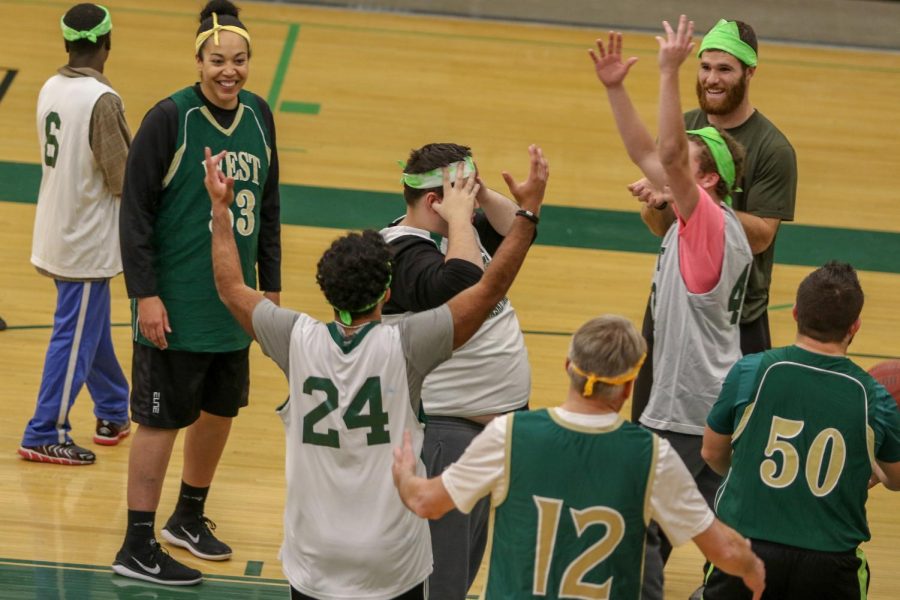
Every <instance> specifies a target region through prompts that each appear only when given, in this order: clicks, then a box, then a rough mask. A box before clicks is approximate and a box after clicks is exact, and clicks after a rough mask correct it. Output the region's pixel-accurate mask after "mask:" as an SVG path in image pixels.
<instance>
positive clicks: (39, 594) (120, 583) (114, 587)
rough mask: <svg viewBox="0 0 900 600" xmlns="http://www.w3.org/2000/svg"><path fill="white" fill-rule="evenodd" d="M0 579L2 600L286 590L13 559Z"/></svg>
mask: <svg viewBox="0 0 900 600" xmlns="http://www.w3.org/2000/svg"><path fill="white" fill-rule="evenodd" d="M250 562H253V561H250ZM260 564H262V563H260ZM248 565H249V563H248ZM0 581H2V587H3V592H2V596H3V598H4V600H26V599H27V600H33V599H34V598H51V597H52V598H62V597H63V596H65V597H66V598H119V599H124V598H129V599H135V600H136V599H138V598H147V599H153V600H187V599H191V600H248V599H252V600H282V599H283V598H285V597H286V595H287V589H288V582H287V581H286V580H284V579H260V578H259V577H233V576H225V575H210V574H205V575H204V576H203V583H201V584H200V585H196V586H185V587H172V586H162V585H155V584H152V583H146V582H143V581H138V580H135V579H129V578H126V577H121V576H119V575H115V574H113V572H112V569H111V568H110V567H104V566H98V565H81V564H72V563H55V562H47V561H38V560H19V559H13V558H0ZM467 598H477V596H474V595H469V596H467Z"/></svg>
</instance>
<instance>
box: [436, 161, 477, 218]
mask: <svg viewBox="0 0 900 600" xmlns="http://www.w3.org/2000/svg"><path fill="white" fill-rule="evenodd" d="M464 168H465V165H464V164H463V163H462V162H461V161H460V163H459V164H458V165H457V167H456V181H455V182H454V183H450V169H448V168H447V167H444V168H443V169H442V171H443V173H444V198H443V199H442V200H441V201H440V202H435V203H434V204H432V205H431V207H432V208H433V209H434V212H436V213H437V214H438V215H439V216H440V217H441V218H442V219H444V220H445V221H447V223H451V222H456V220H458V219H465V220H466V221H467V222H468V221H470V220H471V219H472V212H473V211H474V210H475V196H476V195H477V194H478V190H479V189H481V186H480V185H479V184H478V181H477V179H478V178H477V175H476V174H474V173H473V174H472V175H469V176H468V177H463V169H464Z"/></svg>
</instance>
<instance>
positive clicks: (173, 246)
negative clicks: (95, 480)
mask: <svg viewBox="0 0 900 600" xmlns="http://www.w3.org/2000/svg"><path fill="white" fill-rule="evenodd" d="M171 99H172V100H173V101H174V102H175V105H176V106H177V107H178V137H177V140H178V147H177V149H176V152H175V156H174V157H173V159H172V163H171V165H170V167H169V171H168V173H167V174H166V177H165V179H164V180H163V191H162V194H161V197H160V202H159V210H158V213H157V217H156V222H155V225H154V235H153V245H154V251H155V261H156V262H155V265H154V267H155V271H156V273H157V277H158V286H159V296H160V298H161V299H162V301H163V303H164V305H165V307H166V310H167V312H168V313H169V321H170V324H171V326H172V332H171V333H168V334H166V338H167V341H168V343H169V348H171V349H173V350H188V351H191V352H231V351H234V350H240V349H242V348H246V347H247V346H248V345H250V337H249V336H248V335H247V334H246V332H244V330H243V329H241V327H240V325H238V323H237V321H235V320H234V318H233V317H232V316H231V313H229V312H228V309H227V308H225V305H224V304H222V302H221V301H220V300H219V295H218V293H217V292H216V286H215V281H214V279H213V270H212V256H211V251H212V247H211V243H212V237H211V232H212V226H211V220H210V218H211V216H210V202H209V196H208V194H207V192H206V188H205V187H204V184H203V179H204V175H205V163H204V160H203V150H204V147H206V146H209V148H210V149H211V150H212V152H213V154H215V153H218V152H220V151H222V150H227V151H228V154H227V155H226V156H225V158H224V159H223V160H222V163H221V165H220V167H221V169H222V170H223V171H224V173H225V174H226V175H227V176H229V177H233V178H234V196H235V199H234V203H233V204H232V206H231V214H232V221H233V223H234V237H235V241H236V242H237V247H238V254H239V255H240V261H241V268H242V270H243V274H244V282H245V283H246V284H247V285H248V286H250V287H256V258H257V247H258V238H259V227H260V225H259V224H260V203H261V200H262V197H263V186H264V184H265V182H266V177H267V175H268V170H269V161H270V157H271V150H270V140H271V132H270V131H268V129H267V127H266V124H265V121H264V120H263V118H262V116H261V115H260V114H259V108H258V105H257V103H256V101H255V100H254V98H253V96H252V95H251V94H249V93H248V92H245V91H243V90H242V91H241V92H240V93H239V95H238V109H237V113H236V114H235V117H234V121H233V123H232V124H231V126H230V127H229V128H227V129H225V128H223V127H222V126H220V125H219V124H218V123H217V122H216V119H215V117H214V116H213V115H212V114H211V113H210V111H209V109H208V108H206V106H205V105H204V104H203V100H202V99H200V98H199V97H198V95H197V93H196V92H195V91H194V89H193V88H190V87H188V88H185V89H183V90H181V91H179V92H176V93H175V94H173V95H172V96H171ZM135 336H136V339H137V341H139V342H141V343H143V344H146V345H152V344H151V343H150V342H149V341H148V340H146V339H145V338H144V337H143V336H142V335H141V334H140V331H139V329H138V328H137V327H136V328H135Z"/></svg>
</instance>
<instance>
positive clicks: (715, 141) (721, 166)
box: [685, 127, 734, 206]
mask: <svg viewBox="0 0 900 600" xmlns="http://www.w3.org/2000/svg"><path fill="white" fill-rule="evenodd" d="M685 133H687V134H688V135H696V136H699V137H700V138H701V139H702V140H703V142H704V143H705V144H706V147H707V148H709V151H710V153H711V154H712V157H713V160H714V161H716V171H718V172H719V177H721V178H722V179H724V180H725V183H726V184H727V185H728V189H729V190H731V189H733V188H734V157H732V156H731V151H730V150H729V149H728V144H726V143H725V140H724V139H723V138H722V134H720V133H719V132H718V130H716V128H715V127H704V128H703V129H689V130H687V131H686V132H685ZM722 200H723V201H724V202H725V204H727V205H728V206H731V194H728V195H727V196H725V197H724V198H722Z"/></svg>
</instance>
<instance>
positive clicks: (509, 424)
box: [485, 412, 516, 581]
mask: <svg viewBox="0 0 900 600" xmlns="http://www.w3.org/2000/svg"><path fill="white" fill-rule="evenodd" d="M515 416H516V413H514V412H511V413H509V414H507V415H506V443H505V445H506V452H505V454H506V462H505V463H504V465H503V476H502V477H503V483H505V484H506V485H504V486H503V494H500V495H498V496H497V497H496V498H492V501H491V521H493V520H494V509H495V508H496V507H498V506H500V505H501V504H503V503H504V502H505V501H506V497H507V496H508V495H509V474H510V472H511V471H510V469H512V439H513V424H514V423H515ZM488 535H490V533H489V534H488ZM488 539H491V538H490V537H489V538H488ZM485 556H490V555H489V554H487V553H485ZM485 581H487V579H485Z"/></svg>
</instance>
